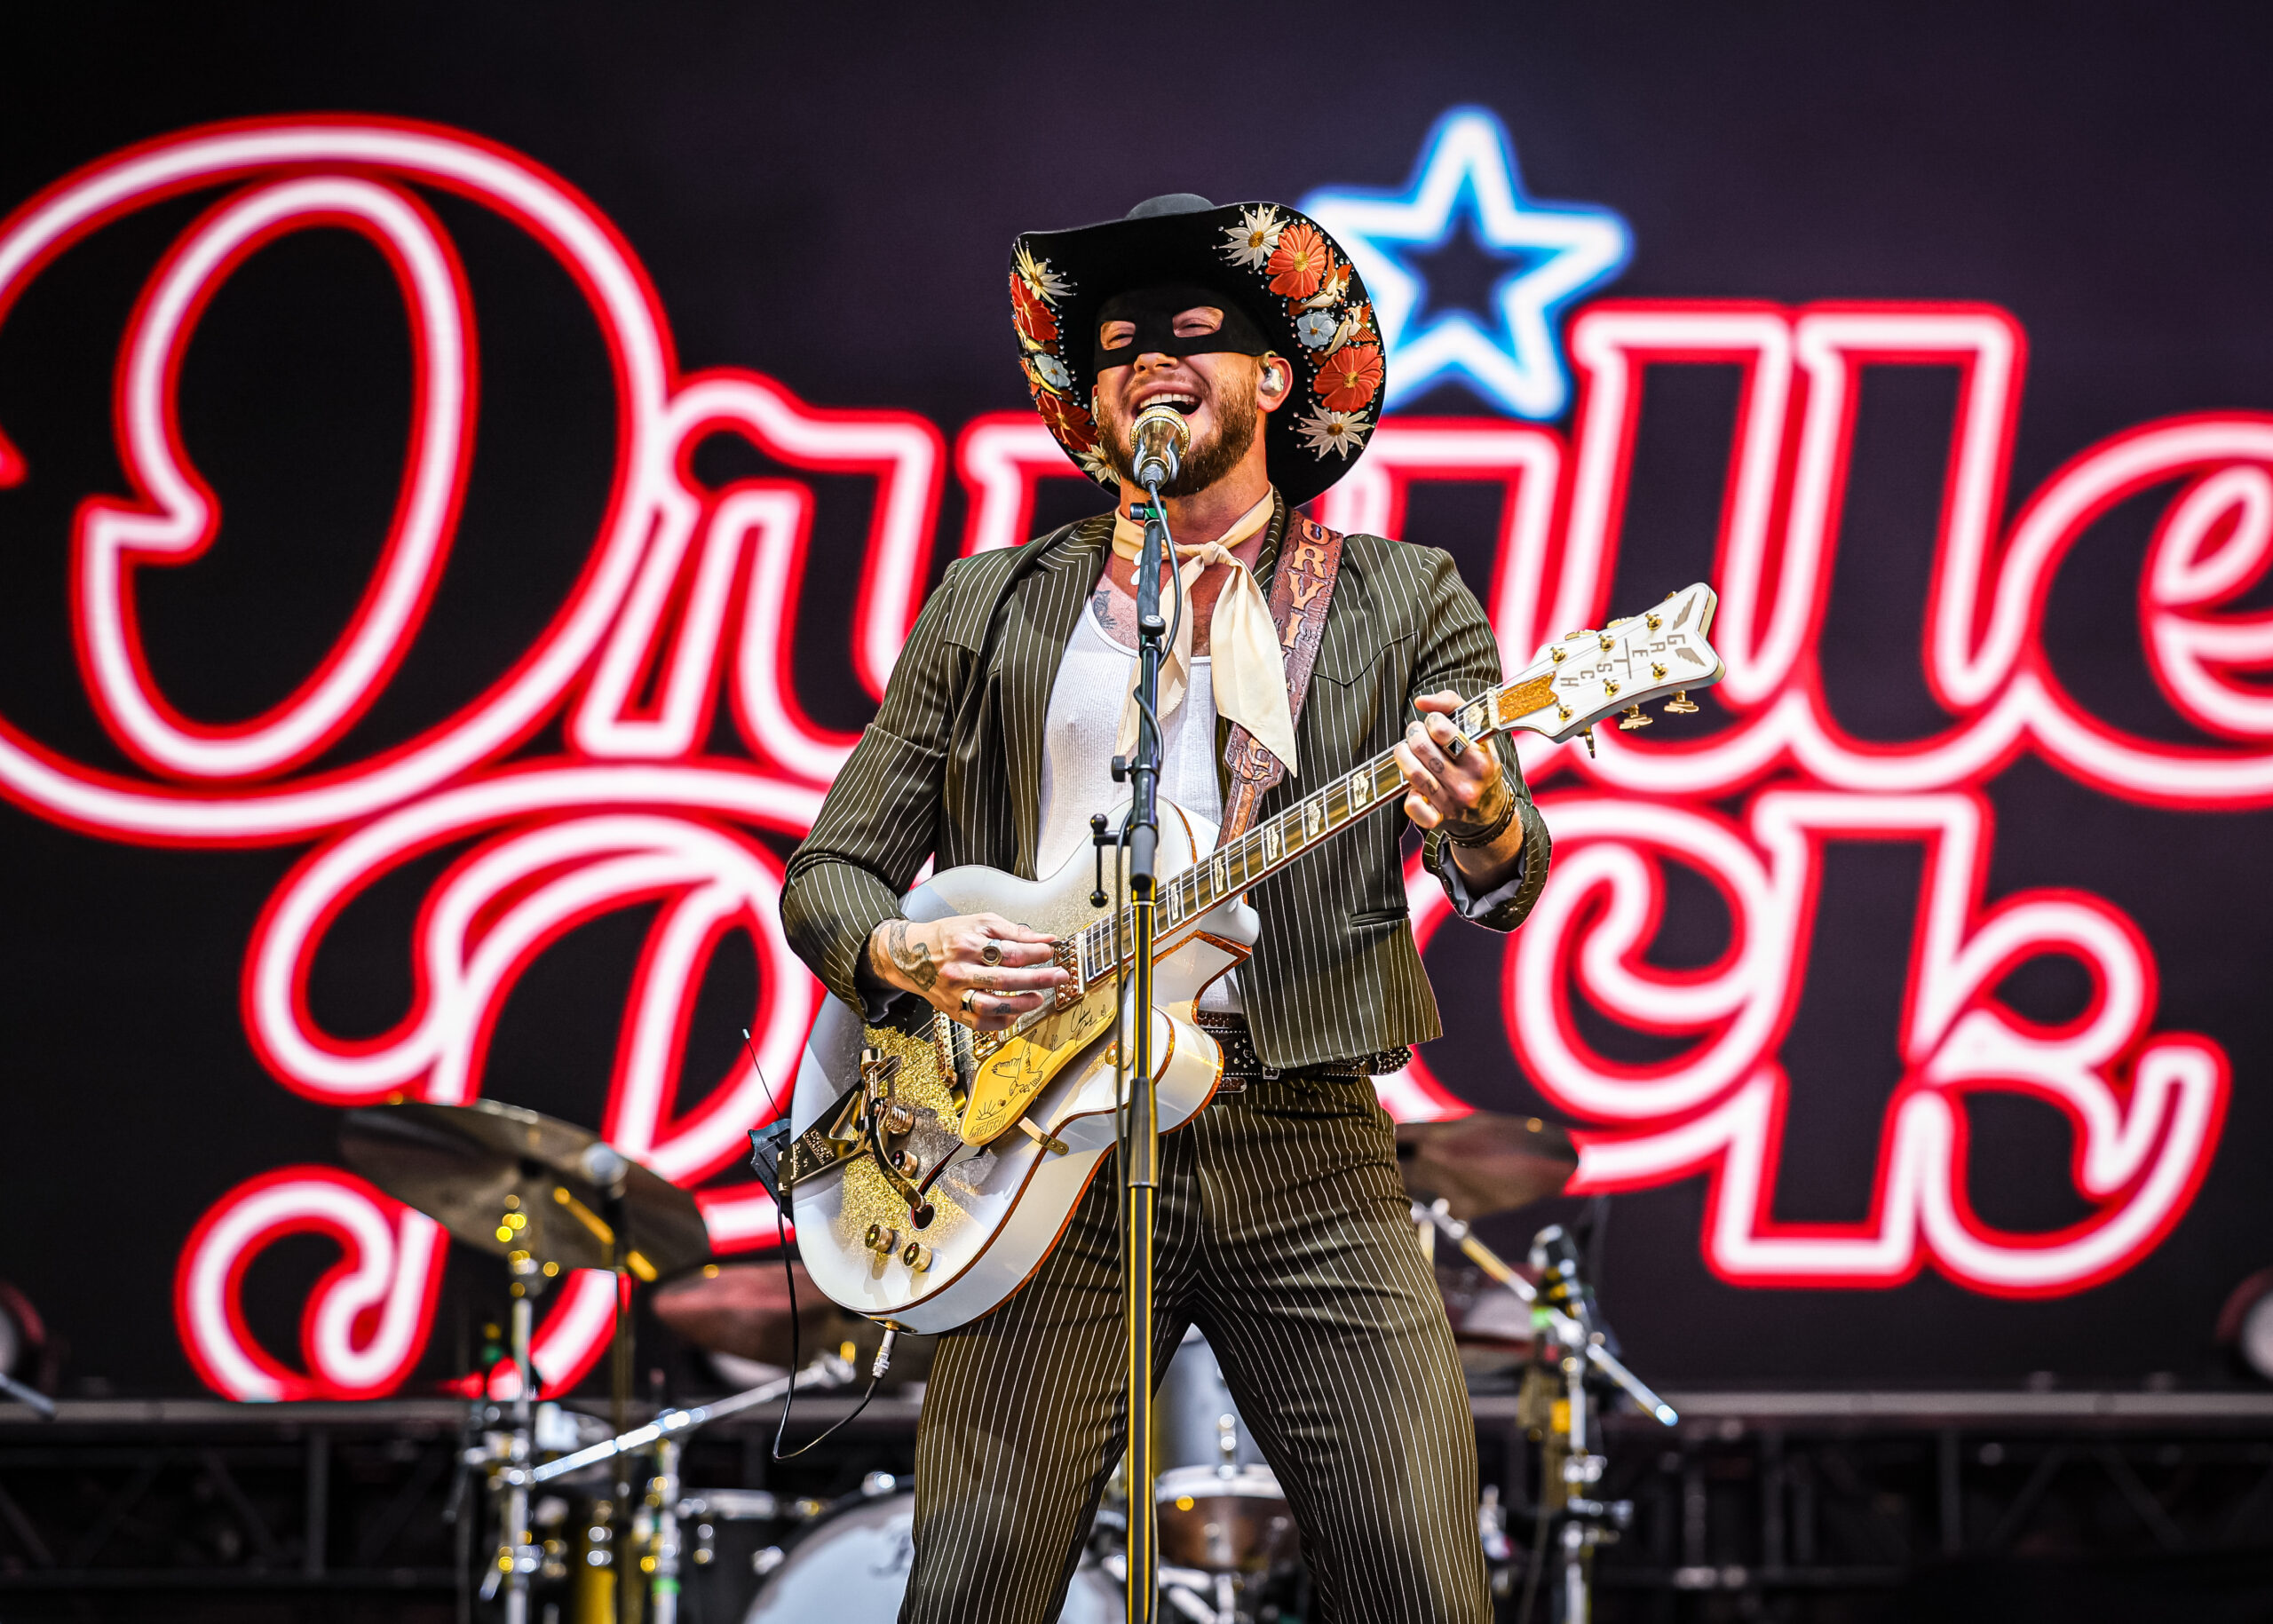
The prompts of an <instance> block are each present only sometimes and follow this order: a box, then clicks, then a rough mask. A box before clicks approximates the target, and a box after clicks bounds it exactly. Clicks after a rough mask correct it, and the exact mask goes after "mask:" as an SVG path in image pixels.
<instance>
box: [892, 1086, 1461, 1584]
mask: <svg viewBox="0 0 2273 1624" xmlns="http://www.w3.org/2000/svg"><path fill="white" fill-rule="evenodd" d="M1160 1152H1161V1178H1160V1202H1159V1218H1158V1227H1157V1231H1156V1239H1155V1244H1154V1258H1155V1270H1156V1292H1155V1298H1154V1302H1155V1314H1154V1320H1153V1324H1154V1327H1155V1334H1156V1342H1155V1346H1154V1348H1153V1354H1152V1357H1153V1366H1154V1370H1155V1373H1156V1374H1157V1373H1158V1372H1160V1371H1162V1370H1165V1369H1166V1367H1167V1365H1168V1359H1169V1357H1170V1356H1171V1355H1172V1354H1173V1353H1174V1352H1175V1351H1176V1344H1177V1343H1178V1342H1179V1341H1180V1340H1181V1339H1182V1337H1183V1335H1184V1327H1185V1326H1186V1325H1188V1324H1194V1323H1196V1324H1197V1325H1198V1326H1199V1327H1200V1330H1201V1331H1202V1332H1203V1333H1204V1334H1205V1335H1207V1337H1208V1342H1209V1343H1210V1344H1211V1345H1212V1347H1213V1348H1214V1350H1215V1351H1216V1357H1217V1358H1218V1359H1220V1360H1221V1362H1222V1365H1223V1368H1224V1377H1225V1379H1226V1381H1227V1382H1229V1383H1230V1386H1231V1389H1232V1395H1233V1397H1234V1398H1236V1399H1237V1400H1238V1402H1239V1411H1240V1414H1242V1415H1243V1416H1244V1417H1245V1419H1246V1421H1247V1427H1248V1430H1249V1431H1250V1432H1251V1433H1252V1434H1253V1436H1254V1438H1255V1442H1256V1443H1257V1444H1258V1445H1259V1446H1261V1448H1262V1450H1263V1454H1264V1457H1265V1458H1266V1459H1267V1460H1269V1461H1270V1462H1271V1468H1272V1470H1274V1471H1275V1472H1276V1473H1277V1474H1278V1477H1279V1484H1280V1485H1281V1487H1282V1488H1283V1489H1284V1490H1285V1492H1286V1494H1287V1501H1288V1502H1289V1504H1290V1505H1291V1507H1292V1509H1293V1510H1294V1513H1295V1521H1296V1523H1297V1525H1299V1526H1300V1528H1301V1531H1302V1537H1303V1554H1304V1558H1305V1560H1306V1561H1307V1562H1308V1564H1309V1565H1310V1568H1311V1575H1312V1579H1313V1581H1314V1584H1315V1589H1316V1596H1317V1600H1318V1604H1319V1617H1320V1618H1322V1619H1326V1620H1347V1621H1354V1620H1365V1621H1366V1624H1488V1620H1490V1619H1491V1617H1492V1604H1491V1597H1490V1594H1489V1590H1488V1586H1487V1580H1486V1578H1485V1567H1484V1556H1483V1549H1482V1547H1481V1545H1480V1544H1479V1542H1478V1541H1477V1528H1476V1503H1477V1468H1476V1435H1475V1430H1474V1422H1473V1420H1472V1419H1471V1417H1470V1414H1469V1406H1468V1393H1467V1389H1466V1386H1465V1384H1464V1383H1463V1382H1462V1380H1461V1369H1460V1361H1459V1359H1458V1356H1457V1354H1456V1353H1455V1351H1454V1350H1453V1340H1452V1332H1451V1329H1450V1327H1449V1326H1448V1325H1447V1323H1446V1321H1445V1311H1444V1307H1443V1303H1442V1300H1441V1299H1440V1298H1439V1297H1438V1295H1437V1287H1436V1282H1435V1279H1434V1278H1433V1276H1432V1274H1431V1272H1430V1267H1429V1264H1428V1263H1427V1262H1426V1260H1424V1259H1423V1258H1422V1255H1421V1250H1420V1248H1419V1247H1418V1246H1417V1245H1416V1244H1415V1243H1414V1238H1413V1230H1412V1224H1411V1221H1410V1216H1409V1207H1408V1203H1407V1200H1406V1194H1405V1189H1404V1185H1403V1183H1402V1182H1401V1180H1400V1179H1399V1177H1398V1170H1397V1153H1396V1142H1395V1137H1394V1131H1393V1129H1392V1128H1391V1126H1390V1120H1389V1118H1388V1116H1387V1115H1386V1114H1385V1113H1383V1112H1382V1109H1381V1107H1380V1105H1378V1104H1377V1103H1375V1100H1374V1091H1373V1088H1372V1085H1371V1084H1370V1082H1368V1081H1366V1079H1363V1078H1346V1077H1345V1078H1324V1077H1319V1076H1317V1075H1315V1074H1311V1075H1303V1074H1290V1075H1287V1076H1282V1077H1279V1078H1278V1079H1276V1080H1273V1081H1259V1082H1254V1083H1250V1084H1249V1085H1248V1087H1247V1089H1246V1090H1245V1091H1244V1092H1242V1093H1238V1094H1223V1095H1218V1096H1217V1097H1216V1099H1215V1101H1214V1102H1213V1103H1211V1104H1210V1105H1208V1108H1207V1109H1206V1110H1204V1111H1202V1112H1201V1113H1200V1115H1199V1116H1198V1117H1197V1118H1196V1119H1195V1120H1194V1121H1192V1123H1191V1124H1190V1125H1189V1126H1187V1127H1186V1128H1184V1129H1182V1130H1181V1131H1179V1132H1176V1133H1174V1134H1170V1135H1168V1137H1165V1138H1164V1139H1162V1141H1161V1142H1160ZM1118 1214H1119V1182H1118V1178H1117V1176H1116V1169H1115V1168H1114V1164H1113V1160H1112V1159H1111V1158H1110V1157H1108V1158H1107V1159H1106V1160H1105V1162H1104V1163H1103V1164H1102V1165H1101V1169H1100V1171H1099V1173H1098V1176H1097V1177H1096V1178H1095V1179H1094V1180H1093V1181H1092V1182H1091V1184H1090V1186H1089V1192H1088V1194H1087V1195H1086V1196H1085V1197H1084V1198H1083V1199H1082V1200H1081V1204H1080V1205H1079V1206H1078V1207H1077V1208H1075V1210H1074V1213H1073V1218H1072V1220H1071V1222H1070V1223H1069V1224H1068V1225H1067V1228H1066V1232H1065V1236H1064V1238H1063V1239H1062V1240H1060V1241H1059V1242H1058V1244H1057V1249H1056V1250H1055V1251H1053V1252H1052V1253H1051V1254H1050V1255H1049V1258H1048V1259H1047V1260H1046V1261H1045V1262H1044V1263H1043V1264H1042V1265H1041V1269H1040V1270H1039V1271H1037V1272H1036V1273H1035V1275H1034V1279H1031V1280H1029V1281H1028V1282H1027V1283H1026V1286H1025V1287H1024V1288H1023V1289H1021V1290H1020V1291H1019V1292H1018V1294H1017V1295H1015V1296H1013V1297H1011V1298H1010V1301H1009V1302H1007V1303H1004V1304H1003V1305H1002V1307H1001V1308H998V1309H996V1310H995V1311H994V1312H993V1313H991V1314H989V1315H987V1316H986V1318H984V1319H979V1320H978V1321H976V1322H975V1323H973V1324H971V1325H969V1326H966V1327H962V1329H960V1330H957V1331H954V1332H950V1333H948V1334H947V1335H944V1336H942V1337H941V1338H940V1340H939V1351H938V1356H937V1359H936V1360H935V1362H934V1363H933V1365H932V1368H931V1384H930V1386H929V1387H928V1388H927V1390H926V1391H925V1397H924V1403H923V1427H922V1431H921V1433H920V1435H919V1437H918V1438H917V1441H916V1459H915V1567H914V1570H913V1572H912V1573H911V1575H910V1578H909V1581H908V1588H907V1599H906V1601H905V1603H904V1604H902V1607H901V1610H900V1615H899V1616H900V1620H901V1624H1049V1620H1055V1619H1056V1618H1057V1613H1058V1609H1059V1608H1060V1607H1061V1606H1062V1605H1063V1604H1064V1600H1065V1588H1066V1585H1067V1582H1068V1580H1070V1579H1071V1577H1072V1575H1073V1568H1074V1565H1075V1563H1076V1561H1077V1559H1078V1557H1079V1556H1080V1553H1081V1543H1082V1541H1083V1538H1084V1536H1085V1535H1086V1533H1087V1532H1088V1530H1089V1523H1090V1520H1091V1518H1092V1517H1093V1516H1094V1515H1095V1513H1096V1509H1097V1500H1098V1498H1099V1496H1100V1494H1101V1493H1102V1492H1103V1490H1104V1487H1105V1481H1106V1479H1107V1478H1108V1477H1110V1476H1111V1474H1112V1471H1113V1466H1114V1465H1115V1463H1116V1462H1119V1460H1120V1459H1121V1453H1122V1450H1123V1448H1124V1446H1125V1444H1126V1439H1127V1416H1126V1412H1125V1407H1124V1395H1125V1390H1126V1382H1125V1381H1124V1379H1123V1374H1122V1367H1123V1354H1122V1330H1121V1253H1120V1228H1119V1216H1118Z"/></svg>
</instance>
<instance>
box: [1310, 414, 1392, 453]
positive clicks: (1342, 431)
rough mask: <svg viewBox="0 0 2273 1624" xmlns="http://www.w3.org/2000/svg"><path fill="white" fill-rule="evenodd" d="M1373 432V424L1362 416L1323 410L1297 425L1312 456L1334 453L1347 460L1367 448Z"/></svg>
mask: <svg viewBox="0 0 2273 1624" xmlns="http://www.w3.org/2000/svg"><path fill="white" fill-rule="evenodd" d="M1373 431H1374V425H1373V423H1372V422H1371V420H1369V419H1368V418H1367V417H1366V416H1365V415H1364V414H1363V413H1362V412H1330V411H1328V410H1327V409H1326V408H1324V407H1322V406H1321V407H1319V408H1317V409H1316V410H1315V411H1313V412H1311V415H1310V416H1307V417H1304V418H1303V419H1302V420H1301V421H1300V422H1298V423H1296V424H1295V432H1296V433H1298V434H1300V435H1301V436H1302V437H1303V444H1304V445H1306V446H1307V447H1308V448H1310V453H1311V456H1325V455H1326V454H1327V452H1328V451H1334V452H1338V453H1339V454H1340V455H1341V456H1344V457H1347V456H1350V453H1351V452H1353V451H1356V450H1358V449H1359V448H1362V447H1363V446H1364V445H1365V443H1366V435H1368V434H1370V433H1372V432H1373Z"/></svg>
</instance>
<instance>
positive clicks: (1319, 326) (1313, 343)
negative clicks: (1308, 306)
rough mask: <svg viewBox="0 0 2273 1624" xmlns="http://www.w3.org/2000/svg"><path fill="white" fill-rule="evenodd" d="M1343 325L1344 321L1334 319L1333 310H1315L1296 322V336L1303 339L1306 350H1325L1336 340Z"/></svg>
mask: <svg viewBox="0 0 2273 1624" xmlns="http://www.w3.org/2000/svg"><path fill="white" fill-rule="evenodd" d="M1344 320H1347V318H1344ZM1341 327H1342V323H1341V322H1340V321H1335V320H1334V315H1333V313H1331V312H1329V311H1324V310H1313V311H1311V312H1308V313H1305V314H1304V315H1303V317H1302V318H1301V319H1300V320H1298V321H1296V322H1295V337H1297V338H1299V339H1301V340H1302V341H1303V348H1304V349H1306V350H1323V349H1325V348H1326V347H1327V345H1330V344H1332V343H1333V342H1334V337H1336V335H1337V334H1338V333H1339V332H1340V330H1341Z"/></svg>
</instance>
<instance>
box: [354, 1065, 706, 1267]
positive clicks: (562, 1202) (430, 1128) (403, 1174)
mask: <svg viewBox="0 0 2273 1624" xmlns="http://www.w3.org/2000/svg"><path fill="white" fill-rule="evenodd" d="M339 1147H340V1150H341V1152H342V1153H344V1154H345V1156H346V1158H347V1164H348V1165H349V1166H350V1167H352V1168H354V1169H355V1170H356V1171H357V1172H358V1173H360V1174H361V1175H362V1176H364V1177H366V1178H368V1179H369V1180H370V1181H371V1182H372V1183H373V1184H376V1185H377V1186H378V1187H379V1188H380V1189H382V1190H384V1191H385V1192H387V1193H388V1194H389V1195H391V1196H392V1197H394V1199H395V1200H398V1201H400V1202H402V1203H403V1204H404V1205H405V1206H408V1207H415V1208H417V1209H418V1210H419V1211H420V1212H423V1213H424V1214H425V1215H426V1216H428V1217H430V1218H432V1219H433V1220H434V1221H435V1222H436V1223H438V1224H440V1225H441V1226H442V1227H443V1228H444V1229H447V1230H448V1231H449V1232H450V1235H451V1238H452V1239H453V1240H462V1241H463V1242H464V1243H465V1244H466V1245H468V1246H471V1247H476V1248H479V1249H480V1250H482V1251H485V1252H490V1253H494V1254H495V1255H496V1256H500V1257H503V1258H504V1259H505V1260H506V1261H507V1262H508V1263H509V1264H511V1265H512V1268H513V1271H514V1273H515V1274H517V1275H519V1276H524V1277H527V1276H534V1275H536V1274H537V1273H539V1272H540V1271H542V1272H543V1273H544V1274H546V1275H554V1274H558V1273H559V1272H560V1271H561V1270H564V1269H605V1268H607V1267H609V1266H610V1264H611V1261H612V1260H611V1258H610V1256H609V1241H610V1239H611V1237H612V1236H613V1234H614V1230H613V1229H612V1228H611V1223H612V1221H614V1217H615V1216H616V1215H612V1214H611V1210H610V1209H611V1207H612V1205H613V1204H614V1203H613V1200H612V1198H611V1195H610V1188H611V1186H612V1185H614V1184H615V1183H616V1181H617V1180H618V1179H619V1178H620V1179H621V1180H622V1196H621V1201H622V1211H621V1214H620V1221H621V1222H622V1225H623V1227H624V1229H625V1230H626V1231H627V1234H626V1235H625V1237H624V1248H625V1249H624V1258H623V1262H624V1266H625V1267H626V1268H628V1269H629V1270H630V1271H631V1274H632V1275H633V1277H634V1278H635V1279H639V1280H642V1281H653V1280H656V1279H661V1278H663V1277H665V1276H667V1275H672V1274H677V1273H679V1272H680V1271H684V1270H687V1269H691V1268H693V1267H694V1265H695V1264H699V1263H701V1262H702V1261H703V1260H704V1259H705V1258H707V1257H709V1256H710V1236H709V1232H708V1231H707V1230H706V1229H705V1228H704V1226H703V1223H702V1215H701V1213H700V1212H698V1211H696V1210H695V1206H694V1198H693V1196H692V1195H690V1194H689V1193H688V1192H685V1191H684V1190H682V1189H680V1188H679V1187H678V1186H677V1185H676V1184H671V1183H670V1182H669V1181H668V1180H666V1179H664V1178H662V1177H661V1176H658V1175H656V1174H654V1173H651V1172H649V1171H648V1170H647V1169H646V1168H643V1167H641V1166H640V1165H639V1164H638V1162H636V1161H631V1160H630V1158H628V1157H626V1156H624V1155H622V1153H619V1152H618V1151H617V1150H616V1149H615V1148H614V1146H613V1145H608V1144H607V1143H606V1141H605V1140H603V1139H601V1137H599V1136H598V1134H596V1133H593V1132H592V1131H591V1130H590V1129H585V1128H579V1127H577V1126H576V1125H575V1124H574V1123H573V1122H563V1121H558V1120H556V1119H554V1118H552V1117H549V1116H541V1115H539V1114H538V1113H535V1112H534V1111H525V1110H523V1109H522V1108H521V1107H520V1106H519V1105H500V1104H498V1103H497V1102H496V1101H495V1100H488V1099H482V1100H476V1101H474V1102H473V1103H472V1104H471V1105H434V1104H432V1103H430V1102H428V1101H425V1100H405V1101H400V1102H398V1103H396V1104H393V1105H369V1106H366V1107H364V1108H362V1109H360V1110H356V1111H350V1112H349V1113H347V1114H346V1116H345V1119H344V1120H343V1121H342V1122H341V1123H340V1129H339ZM516 1220H519V1222H516Z"/></svg>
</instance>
